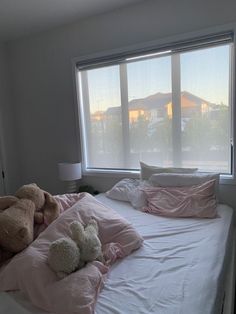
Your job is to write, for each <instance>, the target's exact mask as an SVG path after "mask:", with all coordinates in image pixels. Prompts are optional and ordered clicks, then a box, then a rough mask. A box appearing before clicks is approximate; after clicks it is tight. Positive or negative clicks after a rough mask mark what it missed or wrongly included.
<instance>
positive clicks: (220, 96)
mask: <svg viewBox="0 0 236 314" xmlns="http://www.w3.org/2000/svg"><path fill="white" fill-rule="evenodd" d="M232 50H233V35H232V34H231V33H227V34H220V35H217V36H213V37H209V38H204V39H201V40H199V39H198V40H193V41H190V42H187V43H186V42H185V43H180V44H178V45H176V44H175V45H173V47H172V46H171V45H170V47H168V50H165V49H162V50H158V49H157V50H156V51H154V52H153V51H152V53H147V52H143V53H141V54H139V53H137V52H136V54H134V56H132V55H131V56H130V55H127V56H122V57H121V56H116V57H113V58H112V56H109V57H107V60H105V61H104V60H96V62H94V60H91V61H89V60H88V61H87V63H86V64H80V63H78V65H77V68H78V72H77V73H78V80H77V82H78V86H77V87H78V91H79V98H80V116H81V123H82V130H81V131H82V133H83V134H82V138H83V147H84V162H85V168H86V169H87V170H93V169H97V170H99V169H100V170H111V171H112V170H116V171H119V170H121V171H125V170H127V171H129V170H137V169H139V161H140V160H141V161H144V162H146V163H149V164H154V165H159V166H174V167H197V168H198V169H199V170H200V171H207V172H220V173H222V174H231V173H232V143H233V142H232V85H233V84H232V69H233V61H232Z"/></svg>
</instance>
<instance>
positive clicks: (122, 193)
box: [106, 178, 140, 202]
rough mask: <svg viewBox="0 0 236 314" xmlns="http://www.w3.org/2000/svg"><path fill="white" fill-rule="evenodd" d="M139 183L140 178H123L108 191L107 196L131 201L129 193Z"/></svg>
mask: <svg viewBox="0 0 236 314" xmlns="http://www.w3.org/2000/svg"><path fill="white" fill-rule="evenodd" d="M139 183H140V180H139V179H128V178H127V179H122V180H121V181H119V182H118V183H116V184H115V185H114V186H113V187H112V188H111V189H110V190H109V191H107V192H106V196H107V197H109V198H112V199H114V200H118V201H125V202H129V201H130V200H129V198H128V194H127V193H128V192H130V191H133V190H136V189H137V187H138V186H139Z"/></svg>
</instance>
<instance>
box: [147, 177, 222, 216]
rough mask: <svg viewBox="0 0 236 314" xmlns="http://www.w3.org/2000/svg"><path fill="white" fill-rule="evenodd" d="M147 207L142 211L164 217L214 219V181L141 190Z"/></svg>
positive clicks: (215, 214)
mask: <svg viewBox="0 0 236 314" xmlns="http://www.w3.org/2000/svg"><path fill="white" fill-rule="evenodd" d="M143 191H144V193H145V194H146V197H147V204H148V205H147V206H146V207H144V208H142V210H143V211H145V212H148V213H153V214H156V215H160V216H166V217H196V218H215V217H217V210H216V204H217V202H216V195H215V180H214V179H213V180H209V181H206V182H205V183H202V184H198V185H193V186H184V187H151V188H145V189H143Z"/></svg>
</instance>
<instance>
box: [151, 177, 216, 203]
mask: <svg viewBox="0 0 236 314" xmlns="http://www.w3.org/2000/svg"><path fill="white" fill-rule="evenodd" d="M213 179H214V180H215V194H216V198H217V199H218V198H219V181H220V174H219V173H204V172H195V173H192V174H186V173H159V174H157V173H156V174H153V175H152V176H151V177H150V179H149V181H150V184H151V185H153V186H163V187H169V186H177V187H180V186H191V185H197V184H202V183H205V182H206V181H210V180H213Z"/></svg>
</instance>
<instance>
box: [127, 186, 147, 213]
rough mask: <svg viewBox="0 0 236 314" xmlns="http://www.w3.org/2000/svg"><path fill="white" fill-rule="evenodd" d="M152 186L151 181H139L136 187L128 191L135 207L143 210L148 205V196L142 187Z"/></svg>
mask: <svg viewBox="0 0 236 314" xmlns="http://www.w3.org/2000/svg"><path fill="white" fill-rule="evenodd" d="M150 186H151V184H150V182H148V181H146V180H143V181H140V182H139V186H138V187H137V188H136V189H134V190H132V191H128V192H127V196H128V199H129V201H130V203H131V205H132V206H133V207H134V208H136V209H139V210H141V209H142V208H143V207H146V206H147V196H146V194H145V193H144V191H143V190H142V189H143V188H145V187H150Z"/></svg>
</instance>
